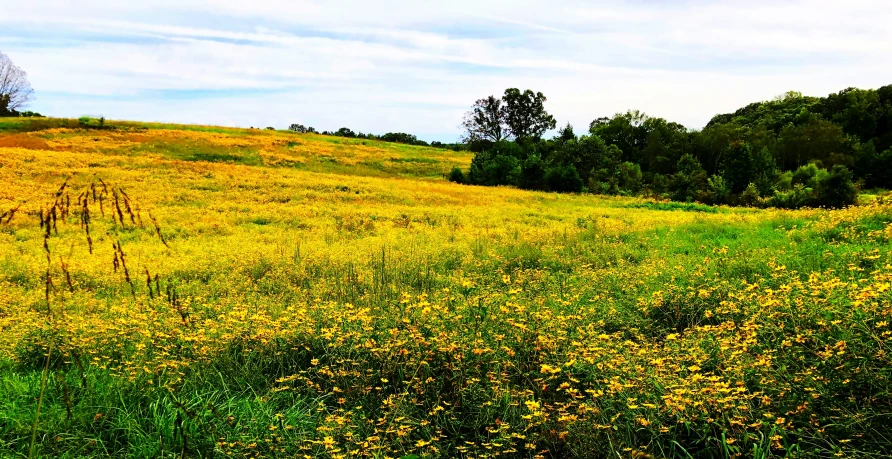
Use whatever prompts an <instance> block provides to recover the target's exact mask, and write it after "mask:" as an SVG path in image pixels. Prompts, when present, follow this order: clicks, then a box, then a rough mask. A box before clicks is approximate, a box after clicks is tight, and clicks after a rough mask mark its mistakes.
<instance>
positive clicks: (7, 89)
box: [0, 53, 34, 116]
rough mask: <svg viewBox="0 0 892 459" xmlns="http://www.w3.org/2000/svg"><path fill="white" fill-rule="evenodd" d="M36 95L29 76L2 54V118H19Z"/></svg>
mask: <svg viewBox="0 0 892 459" xmlns="http://www.w3.org/2000/svg"><path fill="white" fill-rule="evenodd" d="M33 95H34V90H33V89H31V83H29V82H28V74H26V73H25V71H24V70H22V69H21V68H19V67H18V66H16V65H15V64H13V62H12V60H11V59H9V57H8V56H7V55H6V54H3V53H0V116H18V110H19V109H20V108H23V107H25V106H27V105H28V102H30V101H31V98H32V96H33Z"/></svg>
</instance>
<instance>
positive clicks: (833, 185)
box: [815, 164, 858, 208]
mask: <svg viewBox="0 0 892 459" xmlns="http://www.w3.org/2000/svg"><path fill="white" fill-rule="evenodd" d="M857 200H858V190H857V189H856V188H855V184H854V183H853V182H852V171H850V170H849V169H848V168H846V167H845V166H843V165H840V164H837V165H836V166H833V169H831V170H830V172H829V173H826V174H819V175H818V182H817V184H816V186H815V202H816V203H817V204H818V205H820V206H825V207H832V208H840V207H845V206H850V205H852V204H855V202H856V201H857Z"/></svg>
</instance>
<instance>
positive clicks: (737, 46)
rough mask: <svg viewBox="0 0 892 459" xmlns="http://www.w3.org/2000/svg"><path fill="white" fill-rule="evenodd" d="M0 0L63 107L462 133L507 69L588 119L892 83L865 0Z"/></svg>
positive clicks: (3, 36) (55, 105)
mask: <svg viewBox="0 0 892 459" xmlns="http://www.w3.org/2000/svg"><path fill="white" fill-rule="evenodd" d="M9 1H10V0H0V3H6V2H9ZM0 9H2V10H3V11H4V15H3V16H2V17H0V46H2V48H3V49H2V50H3V51H4V52H6V53H7V54H9V55H10V57H11V58H12V59H13V60H14V61H15V62H17V63H18V64H19V65H20V66H22V67H23V68H25V69H26V70H27V71H28V72H29V74H30V76H31V80H32V84H33V86H34V88H35V90H36V92H37V97H38V99H37V101H36V102H35V103H34V104H33V108H34V109H35V110H38V111H44V112H48V113H50V114H53V115H58V116H78V115H80V114H82V113H97V112H101V113H102V114H105V115H106V116H108V117H112V118H136V119H154V120H169V121H182V122H195V123H222V124H235V125H243V126H249V125H255V126H258V125H266V124H275V125H277V126H284V125H287V124H288V123H289V122H291V121H299V122H303V123H305V124H307V123H308V124H311V125H314V126H316V127H318V128H321V129H336V128H338V127H341V126H344V125H346V126H350V127H351V128H353V129H357V130H362V131H371V132H386V131H390V130H403V131H409V132H413V133H418V134H429V135H435V136H437V137H439V138H441V139H444V140H451V139H454V138H455V137H456V136H457V126H458V124H459V121H460V118H461V113H462V111H463V110H464V109H465V108H466V107H467V106H468V105H469V104H470V103H471V102H473V101H474V100H475V99H477V98H479V97H482V96H485V95H489V94H498V93H500V92H501V91H502V90H504V88H506V87H521V88H531V89H534V90H537V91H542V92H544V93H545V94H546V95H547V96H548V97H549V102H548V108H549V109H550V111H551V112H552V113H553V114H554V115H555V116H556V117H557V118H558V120H559V121H560V122H564V121H570V122H571V123H573V124H574V125H577V126H579V127H584V126H586V125H587V123H588V122H589V121H590V120H591V119H592V118H595V117H598V116H603V115H610V114H612V113H614V112H617V111H623V110H626V109H629V108H639V109H642V110H644V111H646V112H648V113H651V114H653V115H657V116H662V117H665V118H668V119H671V120H676V121H679V122H682V123H684V124H686V125H688V126H691V127H700V126H702V125H703V124H704V123H705V122H706V121H708V120H709V118H711V116H712V115H714V114H715V113H718V112H724V111H729V110H733V109H735V108H737V107H739V106H742V105H744V104H746V103H749V102H752V101H755V100H763V99H767V98H770V97H772V96H774V95H776V94H779V93H782V92H784V91H787V90H790V89H797V90H802V91H803V92H805V93H807V94H814V95H823V94H827V93H829V92H832V91H837V90H840V89H843V88H845V87H848V86H860V87H876V86H880V85H883V84H889V83H892V61H889V59H887V57H886V56H887V55H888V54H889V52H890V51H892V29H890V28H888V24H889V23H892V4H886V3H885V2H883V3H880V2H875V1H867V0H847V1H846V2H838V1H835V0H833V1H831V0H808V1H806V0H801V1H767V0H757V1H752V2H737V1H723V2H714V1H706V0H699V1H694V0H672V1H667V2H653V1H648V0H627V1H610V2H607V1H600V2H586V1H581V0H580V1H576V0H574V1H564V2H560V4H558V5H550V6H544V5H543V4H542V3H541V2H533V1H529V0H520V1H514V2H508V1H479V0H478V1H474V2H472V1H469V0H457V1H454V2H448V3H447V2H439V3H436V4H434V3H431V2H408V1H396V0H384V1H380V2H367V1H354V0H351V1H340V2H323V1H285V0H282V1H264V2H245V1H243V0H224V1H215V2H204V1H197V0H178V1H172V0H159V1H153V2H100V1H97V0H82V1H79V2H69V1H66V0H35V1H33V2H27V3H16V5H15V7H13V6H12V5H7V6H5V7H4V5H2V4H0ZM189 91H201V93H200V94H192V96H191V97H190V95H189V94H190V93H189ZM206 91H214V92H213V93H212V94H208V93H207V92H206ZM270 91H272V92H270ZM199 96H200V97H199Z"/></svg>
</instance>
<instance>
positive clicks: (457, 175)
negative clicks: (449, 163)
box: [449, 167, 467, 183]
mask: <svg viewBox="0 0 892 459" xmlns="http://www.w3.org/2000/svg"><path fill="white" fill-rule="evenodd" d="M449 181H450V182H454V183H467V181H466V179H465V174H464V172H462V171H461V169H460V168H458V167H453V168H452V170H451V171H450V172H449Z"/></svg>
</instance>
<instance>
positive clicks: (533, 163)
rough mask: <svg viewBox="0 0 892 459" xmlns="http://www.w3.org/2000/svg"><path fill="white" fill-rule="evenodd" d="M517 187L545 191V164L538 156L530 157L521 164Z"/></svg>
mask: <svg viewBox="0 0 892 459" xmlns="http://www.w3.org/2000/svg"><path fill="white" fill-rule="evenodd" d="M517 186H518V187H520V188H523V189H525V190H544V189H545V163H543V162H542V158H540V157H539V155H532V156H530V157H529V158H527V159H526V161H524V162H523V165H522V166H521V168H520V176H519V177H518V181H517Z"/></svg>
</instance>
